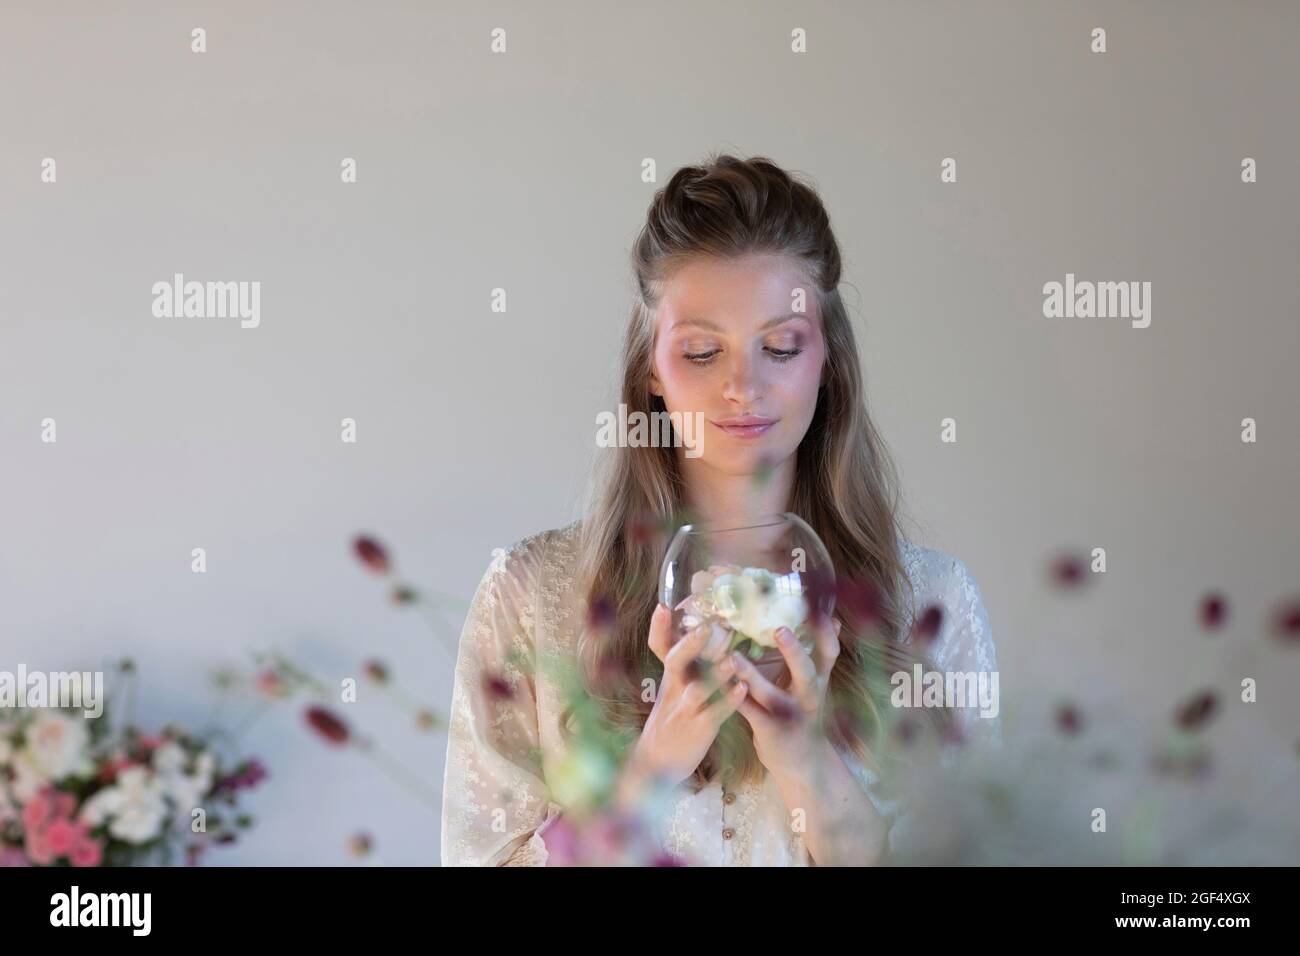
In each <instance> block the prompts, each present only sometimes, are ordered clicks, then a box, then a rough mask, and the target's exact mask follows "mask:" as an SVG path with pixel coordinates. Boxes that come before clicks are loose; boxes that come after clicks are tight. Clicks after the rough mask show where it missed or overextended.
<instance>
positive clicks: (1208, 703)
mask: <svg viewBox="0 0 1300 956" xmlns="http://www.w3.org/2000/svg"><path fill="white" fill-rule="evenodd" d="M1217 707H1218V698H1216V697H1215V695H1214V692H1213V691H1209V690H1203V691H1200V692H1199V693H1197V694H1195V695H1193V696H1192V697H1191V698H1189V699H1188V700H1187V701H1185V702H1184V703H1183V704H1182V705H1180V706H1179V708H1178V710H1177V712H1176V713H1175V715H1174V721H1175V722H1176V723H1177V724H1178V726H1179V727H1182V728H1183V729H1184V730H1200V729H1201V728H1202V727H1204V726H1205V725H1206V724H1207V723H1208V722H1209V720H1210V718H1211V717H1212V716H1214V711H1215V710H1216V708H1217Z"/></svg>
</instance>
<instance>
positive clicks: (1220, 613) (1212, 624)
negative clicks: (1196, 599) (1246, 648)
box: [1201, 594, 1228, 631]
mask: <svg viewBox="0 0 1300 956" xmlns="http://www.w3.org/2000/svg"><path fill="white" fill-rule="evenodd" d="M1227 616H1228V603H1227V601H1225V600H1224V598H1223V595H1221V594H1207V595H1205V597H1203V598H1202V599H1201V625H1202V626H1203V627H1204V628H1205V629H1206V630H1207V631H1217V630H1218V629H1219V628H1220V627H1222V626H1223V621H1224V619H1225V618H1226V617H1227Z"/></svg>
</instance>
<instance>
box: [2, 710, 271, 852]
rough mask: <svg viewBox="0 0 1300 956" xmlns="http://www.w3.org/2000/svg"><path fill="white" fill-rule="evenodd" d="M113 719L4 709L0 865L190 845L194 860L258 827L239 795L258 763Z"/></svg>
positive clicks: (261, 772) (258, 770)
mask: <svg viewBox="0 0 1300 956" xmlns="http://www.w3.org/2000/svg"><path fill="white" fill-rule="evenodd" d="M20 714H21V716H19V715H20ZM107 718H108V715H107V712H105V714H104V716H102V717H99V718H95V719H90V718H87V717H85V716H84V715H83V714H82V713H81V712H80V711H72V710H58V709H42V710H36V711H30V712H22V711H17V710H8V709H6V710H0V866H132V865H137V866H138V865H148V864H150V863H159V864H163V865H167V864H170V863H172V862H174V858H175V854H176V853H177V851H178V849H182V848H183V850H184V853H185V862H187V863H190V864H195V863H197V862H198V860H199V858H200V856H201V854H202V853H203V852H204V850H205V849H206V848H207V847H209V846H210V845H212V844H229V843H233V842H235V841H236V839H237V838H238V837H237V834H238V832H239V831H240V830H243V829H246V828H247V827H249V826H251V824H252V819H251V818H250V817H249V816H248V815H247V814H243V813H240V812H238V810H239V808H238V803H239V796H240V791H242V790H244V789H246V788H249V787H252V786H254V785H255V784H257V783H258V782H259V781H260V780H261V779H262V778H263V777H265V776H266V771H265V769H264V768H263V767H262V765H261V764H260V763H259V762H258V761H256V760H250V761H243V762H241V763H239V764H237V765H235V766H234V767H233V768H232V769H230V770H224V769H223V766H222V763H221V761H220V760H219V758H218V756H217V754H216V752H215V751H214V750H213V749H212V748H211V747H209V746H208V744H207V743H206V742H205V741H204V740H202V739H200V738H198V737H195V736H191V735H189V734H186V733H184V732H183V731H180V730H178V729H176V728H172V727H168V728H164V730H163V731H162V732H161V733H159V734H156V735H150V734H145V733H142V732H141V731H140V730H138V729H137V728H135V727H132V726H124V727H123V729H122V731H121V732H120V733H113V732H112V731H111V729H110V726H109V723H108V719H107Z"/></svg>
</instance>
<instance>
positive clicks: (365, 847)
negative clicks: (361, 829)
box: [348, 833, 374, 857]
mask: <svg viewBox="0 0 1300 956" xmlns="http://www.w3.org/2000/svg"><path fill="white" fill-rule="evenodd" d="M373 848H374V843H373V841H372V840H371V839H370V835H369V834H367V833H354V834H353V835H352V836H351V837H349V838H348V853H350V854H351V855H352V856H356V857H362V856H367V855H369V853H370V851H371V850H372V849H373Z"/></svg>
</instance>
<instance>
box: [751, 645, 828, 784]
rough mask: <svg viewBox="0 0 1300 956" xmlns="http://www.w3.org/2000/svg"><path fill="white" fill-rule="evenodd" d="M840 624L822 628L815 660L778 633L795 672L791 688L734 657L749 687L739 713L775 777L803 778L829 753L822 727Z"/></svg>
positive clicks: (783, 651)
mask: <svg viewBox="0 0 1300 956" xmlns="http://www.w3.org/2000/svg"><path fill="white" fill-rule="evenodd" d="M839 634H840V622H839V621H838V620H835V621H833V622H830V623H826V624H824V625H823V626H821V627H819V628H818V629H817V632H816V643H815V646H814V650H813V653H812V655H809V654H807V653H805V652H804V650H803V648H802V647H801V646H800V645H799V641H798V639H797V638H796V637H795V635H794V633H793V632H792V631H791V630H790V629H789V628H785V627H783V628H781V629H780V630H779V631H778V632H777V646H778V647H779V648H780V649H781V655H782V657H784V658H785V664H786V668H787V669H788V670H789V671H790V684H789V687H788V688H786V689H782V688H780V687H777V686H776V685H775V684H774V683H772V682H771V681H770V680H768V679H767V678H766V677H764V676H763V675H762V673H760V672H759V670H758V668H757V667H755V666H754V664H753V662H752V661H750V660H749V659H748V658H746V657H745V656H744V655H743V654H740V653H738V652H737V653H733V654H732V655H731V660H732V661H733V663H734V665H735V668H736V674H737V675H738V676H739V677H740V678H741V679H742V680H744V681H745V682H746V683H748V684H749V693H748V694H747V695H746V697H745V699H744V700H743V701H741V703H740V706H739V708H738V709H739V711H740V713H741V716H743V717H744V718H745V719H746V720H747V721H749V726H750V728H751V729H752V730H753V734H754V751H755V753H757V755H758V759H759V760H760V761H762V763H763V766H765V767H767V769H768V770H770V771H772V773H774V774H780V773H787V772H791V773H802V772H803V771H805V770H806V769H807V768H808V767H809V766H811V765H812V763H813V762H814V761H816V760H817V759H818V758H819V757H820V756H821V755H822V754H823V753H824V752H825V745H826V743H827V739H826V734H825V731H824V730H823V728H822V717H823V713H822V711H823V708H824V707H825V704H826V688H827V686H828V685H829V684H830V675H831V668H832V667H834V666H835V661H836V659H837V658H838V657H839V656H840V640H839Z"/></svg>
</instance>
